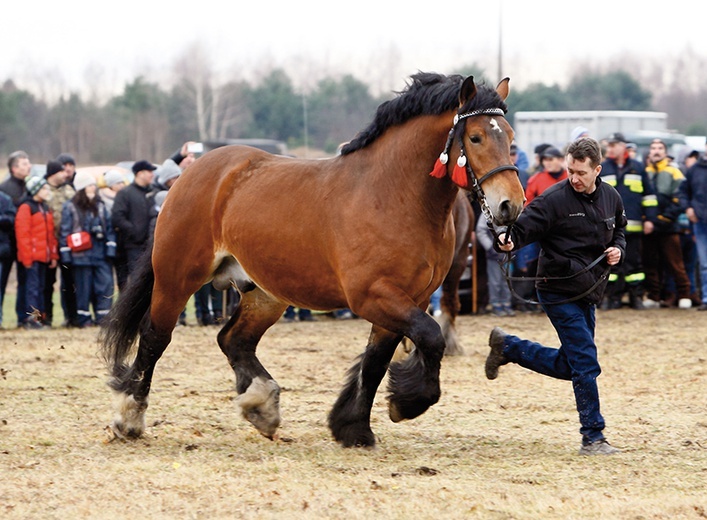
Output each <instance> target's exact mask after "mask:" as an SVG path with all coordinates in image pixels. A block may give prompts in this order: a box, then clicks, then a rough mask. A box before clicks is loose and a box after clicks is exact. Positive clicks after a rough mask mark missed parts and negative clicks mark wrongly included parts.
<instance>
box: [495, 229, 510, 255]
mask: <svg viewBox="0 0 707 520" xmlns="http://www.w3.org/2000/svg"><path fill="white" fill-rule="evenodd" d="M498 244H499V245H498V248H499V249H500V250H501V251H506V252H507V251H513V240H511V239H510V237H509V238H508V243H506V234H505V233H499V235H498Z"/></svg>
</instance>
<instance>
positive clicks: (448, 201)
mask: <svg viewBox="0 0 707 520" xmlns="http://www.w3.org/2000/svg"><path fill="white" fill-rule="evenodd" d="M452 117H453V112H450V114H449V115H448V116H446V115H445V116H422V117H418V118H416V119H414V120H411V121H409V122H407V123H405V124H403V125H400V126H397V127H393V128H390V129H389V130H388V131H387V132H386V133H385V134H384V135H383V136H382V137H381V138H380V142H377V143H374V144H373V146H372V147H371V150H370V152H371V154H372V155H371V157H370V159H371V160H372V161H373V162H374V163H375V164H377V165H378V166H376V167H375V168H374V171H375V175H374V178H373V179H371V180H372V182H373V183H375V184H377V185H379V186H380V187H381V190H380V191H381V192H384V193H388V194H389V196H390V197H391V198H392V200H391V203H396V202H395V201H396V200H397V201H400V200H401V199H402V200H403V203H404V204H405V205H406V206H407V207H410V208H413V207H414V208H417V207H419V208H420V210H421V211H424V212H425V213H426V214H427V215H428V217H429V218H430V219H432V220H434V221H438V222H439V223H440V224H441V223H443V222H444V221H445V220H446V219H447V217H448V216H449V214H450V212H451V209H452V206H453V205H454V199H455V197H456V195H457V193H458V191H459V188H457V186H456V185H455V184H454V183H452V182H451V180H450V179H449V177H444V178H442V179H438V178H434V177H432V176H430V175H429V173H430V172H431V171H432V168H433V167H434V164H435V161H436V160H437V158H438V157H439V155H440V153H442V151H443V150H444V145H445V143H446V140H447V135H448V133H449V129H450V128H451V125H452ZM361 151H362V152H363V151H365V149H363V150H361ZM450 161H451V158H450ZM450 168H451V165H450ZM398 203H399V202H398Z"/></svg>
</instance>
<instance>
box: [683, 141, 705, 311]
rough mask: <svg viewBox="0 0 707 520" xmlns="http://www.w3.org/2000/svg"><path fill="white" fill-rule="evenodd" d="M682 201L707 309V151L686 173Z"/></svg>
mask: <svg viewBox="0 0 707 520" xmlns="http://www.w3.org/2000/svg"><path fill="white" fill-rule="evenodd" d="M680 202H681V204H682V205H683V206H684V207H685V208H686V209H685V214H686V215H687V218H688V220H689V221H690V223H691V224H692V232H693V233H694V235H695V245H696V247H697V258H698V262H699V274H700V276H699V279H700V284H701V288H700V298H701V303H700V305H699V306H698V307H697V310H699V311H707V153H706V154H705V155H703V156H702V157H700V158H699V159H698V160H697V162H696V163H695V164H693V165H692V166H691V167H690V168H688V170H687V172H686V173H685V182H683V183H682V184H681V185H680Z"/></svg>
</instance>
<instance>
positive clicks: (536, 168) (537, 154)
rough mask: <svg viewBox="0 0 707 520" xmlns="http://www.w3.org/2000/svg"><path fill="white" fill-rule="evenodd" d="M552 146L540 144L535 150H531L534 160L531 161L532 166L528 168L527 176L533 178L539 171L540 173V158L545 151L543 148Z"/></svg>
mask: <svg viewBox="0 0 707 520" xmlns="http://www.w3.org/2000/svg"><path fill="white" fill-rule="evenodd" d="M549 146H552V145H551V144H550V143H542V144H539V145H537V146H536V147H535V148H533V153H534V154H535V158H534V161H533V164H532V165H531V166H530V168H528V175H529V176H531V177H532V176H533V175H534V174H536V173H537V172H539V171H542V168H543V161H542V156H543V152H544V151H545V148H547V147H549Z"/></svg>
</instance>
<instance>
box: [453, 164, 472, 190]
mask: <svg viewBox="0 0 707 520" xmlns="http://www.w3.org/2000/svg"><path fill="white" fill-rule="evenodd" d="M452 182H454V184H456V185H457V186H459V187H461V188H466V187H467V185H468V184H469V179H468V178H467V176H466V168H465V167H464V166H459V165H458V164H457V165H456V166H455V167H454V170H453V171H452Z"/></svg>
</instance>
